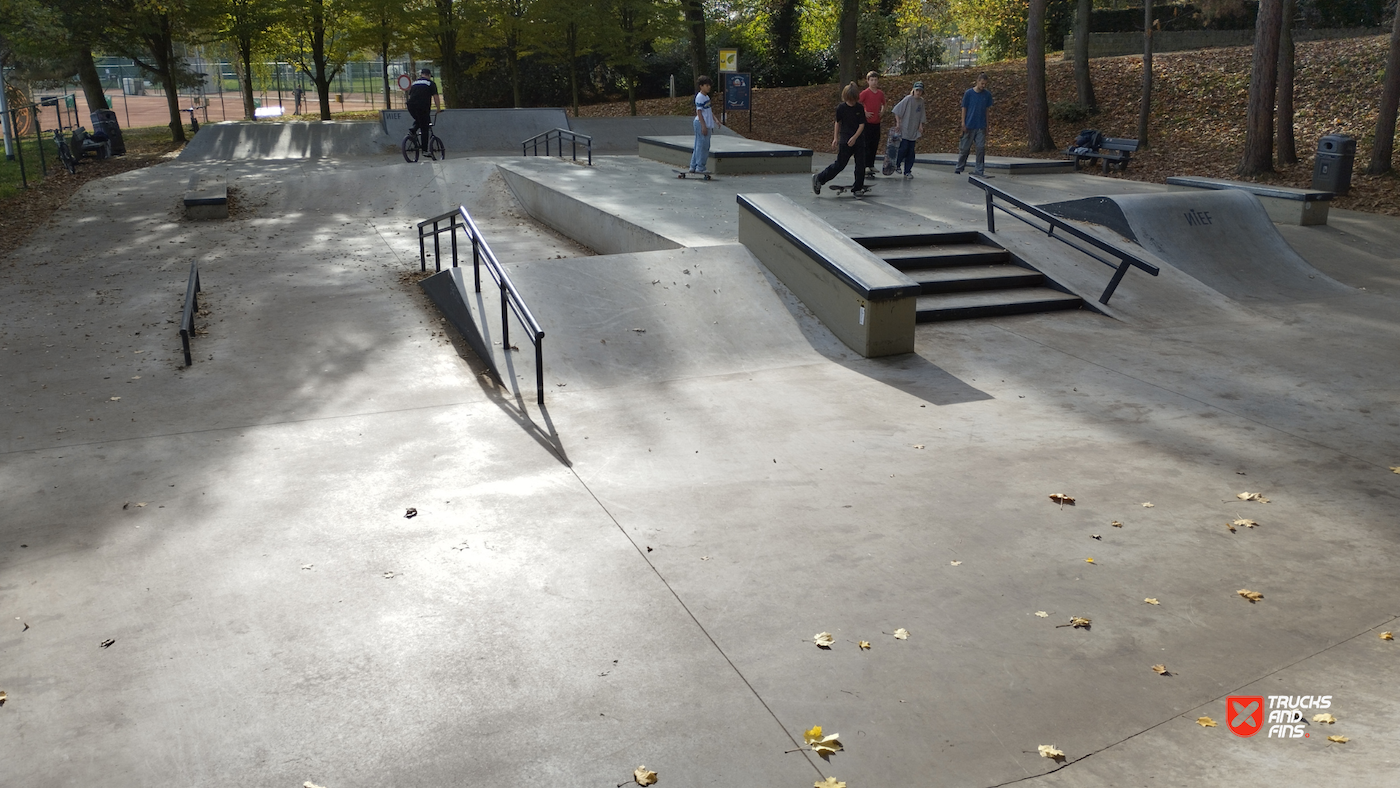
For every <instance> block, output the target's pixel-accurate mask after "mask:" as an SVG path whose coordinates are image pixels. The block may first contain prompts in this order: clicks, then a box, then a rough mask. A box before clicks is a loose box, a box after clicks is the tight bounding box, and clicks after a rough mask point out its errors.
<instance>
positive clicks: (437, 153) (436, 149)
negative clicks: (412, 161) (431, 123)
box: [428, 137, 447, 161]
mask: <svg viewBox="0 0 1400 788" xmlns="http://www.w3.org/2000/svg"><path fill="white" fill-rule="evenodd" d="M428 152H429V153H430V154H432V157H433V160H434V161H442V160H443V159H446V158H447V148H445V147H443V144H442V140H440V139H438V138H437V137H433V138H432V139H431V140H428Z"/></svg>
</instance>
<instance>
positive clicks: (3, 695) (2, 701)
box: [0, 690, 10, 706]
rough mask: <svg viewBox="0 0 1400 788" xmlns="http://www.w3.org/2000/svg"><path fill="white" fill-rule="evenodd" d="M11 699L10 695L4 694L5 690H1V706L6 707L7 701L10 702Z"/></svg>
mask: <svg viewBox="0 0 1400 788" xmlns="http://www.w3.org/2000/svg"><path fill="white" fill-rule="evenodd" d="M9 699H10V696H9V695H6V694H5V693H4V691H3V690H0V706H4V705H5V701H7V700H9Z"/></svg>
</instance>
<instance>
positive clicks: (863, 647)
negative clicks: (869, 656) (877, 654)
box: [859, 640, 870, 651]
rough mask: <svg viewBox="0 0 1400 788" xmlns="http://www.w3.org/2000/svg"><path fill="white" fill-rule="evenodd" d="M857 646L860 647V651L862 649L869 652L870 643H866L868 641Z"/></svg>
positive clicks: (863, 641)
mask: <svg viewBox="0 0 1400 788" xmlns="http://www.w3.org/2000/svg"><path fill="white" fill-rule="evenodd" d="M859 645H860V647H861V649H862V650H863V651H869V650H870V641H868V640H862V641H861V642H860V643H859Z"/></svg>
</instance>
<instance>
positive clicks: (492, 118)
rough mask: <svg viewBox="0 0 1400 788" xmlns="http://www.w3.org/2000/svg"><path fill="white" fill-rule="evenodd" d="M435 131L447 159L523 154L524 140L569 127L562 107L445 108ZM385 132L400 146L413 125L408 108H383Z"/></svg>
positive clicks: (439, 115)
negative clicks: (473, 154)
mask: <svg viewBox="0 0 1400 788" xmlns="http://www.w3.org/2000/svg"><path fill="white" fill-rule="evenodd" d="M434 115H435V118H436V120H434V121H433V133H434V134H436V135H437V136H439V137H441V138H442V144H443V145H444V146H445V147H446V148H447V158H449V159H451V158H452V157H454V156H459V155H463V154H468V153H510V154H515V155H517V156H518V155H520V143H522V142H524V141H525V140H527V139H529V138H531V137H533V136H535V135H536V134H539V133H541V132H545V131H549V130H550V129H567V128H569V116H568V115H566V114H565V113H564V110H562V109H558V108H549V107H539V108H524V109H445V110H442V111H441V112H436V113H434ZM379 117H380V120H381V121H382V123H383V127H384V131H385V133H387V134H388V135H389V138H390V139H392V140H394V141H395V143H394V144H395V145H398V144H399V143H400V142H402V141H403V138H404V135H405V134H407V133H408V130H409V128H410V127H411V126H412V125H413V118H412V117H411V116H409V114H408V110H403V109H389V110H380V111H379Z"/></svg>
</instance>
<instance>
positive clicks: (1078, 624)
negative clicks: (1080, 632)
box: [1069, 616, 1094, 629]
mask: <svg viewBox="0 0 1400 788" xmlns="http://www.w3.org/2000/svg"><path fill="white" fill-rule="evenodd" d="M1069 623H1070V626H1072V627H1074V628H1075V629H1088V628H1089V627H1090V625H1092V624H1093V623H1094V622H1093V621H1092V620H1090V619H1087V618H1084V617H1083V616H1070V618H1069Z"/></svg>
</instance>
